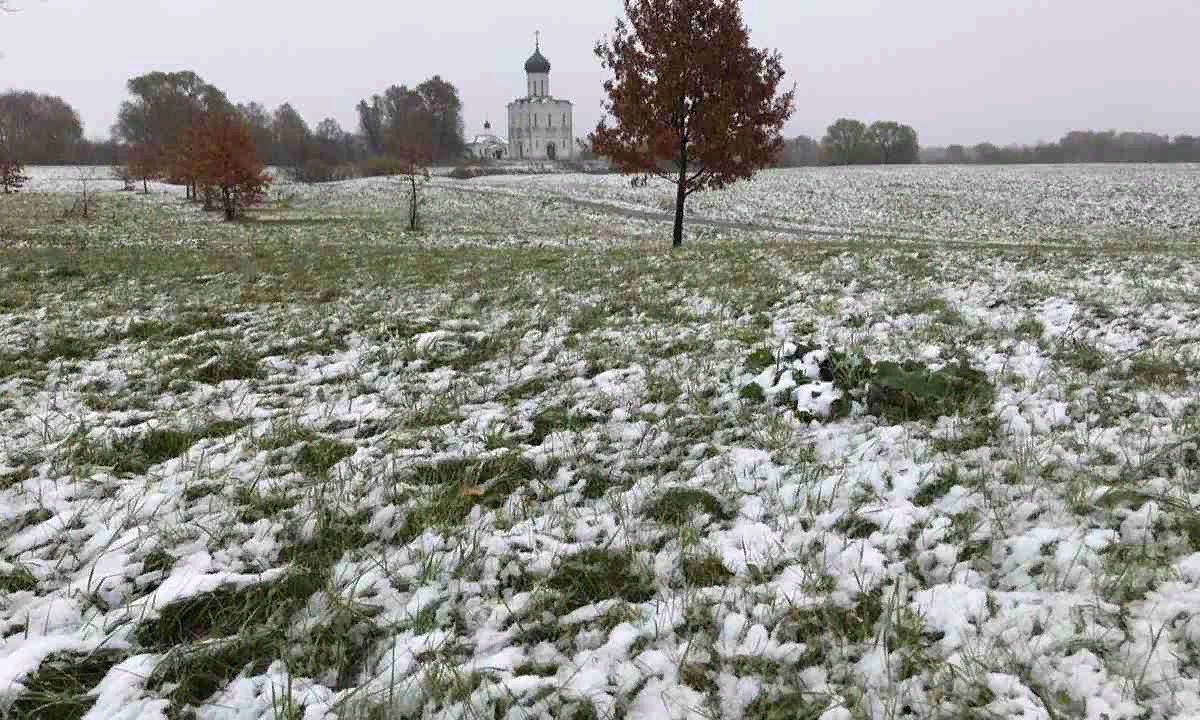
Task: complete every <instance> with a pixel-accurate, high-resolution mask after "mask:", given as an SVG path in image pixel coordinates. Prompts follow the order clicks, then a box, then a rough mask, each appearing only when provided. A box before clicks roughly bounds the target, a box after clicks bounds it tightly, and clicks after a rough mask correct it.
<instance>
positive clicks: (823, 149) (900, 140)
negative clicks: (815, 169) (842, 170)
mask: <svg viewBox="0 0 1200 720" xmlns="http://www.w3.org/2000/svg"><path fill="white" fill-rule="evenodd" d="M920 150H921V146H920V143H919V141H918V139H917V131H916V130H914V129H912V128H911V127H909V126H908V125H902V124H900V123H898V122H894V121H890V120H885V121H878V122H874V123H871V124H870V125H867V124H866V123H864V122H862V121H861V120H854V119H852V118H840V119H838V120H837V121H835V122H834V123H833V124H832V125H830V126H829V127H828V128H826V130H825V136H824V137H822V138H821V140H820V142H818V141H817V140H814V139H813V138H811V137H808V136H807V135H800V136H798V137H794V138H791V139H790V140H787V141H785V142H784V146H783V150H782V151H781V152H780V154H779V156H778V158H777V159H776V161H775V165H776V167H801V166H813V165H893V164H911V163H916V162H920Z"/></svg>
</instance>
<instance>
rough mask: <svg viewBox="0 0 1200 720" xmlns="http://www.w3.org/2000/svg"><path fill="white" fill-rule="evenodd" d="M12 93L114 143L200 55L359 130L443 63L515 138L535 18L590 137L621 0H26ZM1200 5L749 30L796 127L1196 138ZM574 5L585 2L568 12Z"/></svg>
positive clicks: (225, 86) (769, 4) (926, 10)
mask: <svg viewBox="0 0 1200 720" xmlns="http://www.w3.org/2000/svg"><path fill="white" fill-rule="evenodd" d="M11 2H12V4H15V5H17V6H19V7H21V8H22V11H21V12H20V13H18V14H13V15H0V53H3V56H4V57H3V58H2V59H0V89H28V90H35V91H38V92H43V93H50V94H54V95H60V96H62V97H63V98H64V99H65V100H66V101H67V102H69V103H71V104H72V105H73V106H74V107H75V108H76V110H78V111H79V114H80V116H81V117H82V119H83V122H84V132H85V134H87V135H88V136H89V137H93V138H96V137H104V136H106V135H107V134H108V128H109V127H110V125H111V124H112V122H113V120H114V117H115V115H116V110H117V107H118V105H119V104H120V102H121V100H122V99H123V98H124V96H125V88H124V85H125V81H126V79H128V78H129V77H131V76H134V75H138V74H140V73H143V72H147V71H150V70H182V69H190V70H194V71H195V72H197V73H199V74H200V75H201V76H202V77H203V78H204V79H205V80H207V81H208V82H210V83H213V84H214V85H216V86H218V87H220V88H221V89H222V90H224V91H225V92H226V93H227V94H228V95H229V97H230V99H232V100H233V101H235V102H246V101H249V100H257V101H258V102H261V103H263V104H264V105H266V106H267V107H268V108H274V107H275V106H277V105H279V104H280V103H282V102H285V101H288V102H291V103H292V104H293V106H295V107H296V108H297V110H299V111H300V113H301V114H302V115H303V116H304V118H305V119H306V120H307V121H308V122H309V124H310V125H311V126H315V125H316V123H317V122H318V121H320V120H321V119H322V118H324V117H333V118H335V119H337V120H338V121H339V122H341V124H342V126H343V127H344V128H345V129H347V130H353V129H355V127H356V125H357V118H356V116H355V112H354V106H355V104H356V103H357V102H358V101H359V100H360V99H361V98H364V97H369V96H370V95H371V94H373V93H377V92H381V91H382V90H383V89H384V88H385V87H387V86H388V85H391V84H397V85H399V84H408V85H415V84H417V83H420V82H421V81H422V80H424V79H426V78H428V77H430V76H431V75H433V74H435V73H437V74H440V75H441V76H442V77H443V78H445V79H447V80H449V81H450V82H452V83H454V85H455V86H456V87H458V90H459V96H460V97H461V98H462V101H463V105H464V119H465V121H466V134H467V135H468V136H469V135H471V134H473V133H475V132H478V131H479V130H480V129H481V128H482V125H483V122H484V119H485V118H490V119H491V121H492V123H493V127H494V129H497V130H499V131H501V133H503V131H504V130H505V128H504V119H505V105H506V104H507V103H508V101H509V100H511V99H512V98H513V97H515V96H517V95H520V94H523V93H524V88H525V77H524V70H523V65H524V62H525V59H526V58H527V57H528V56H529V54H530V53H531V52H532V50H533V42H534V31H535V30H540V31H541V32H542V51H543V53H544V54H545V55H546V57H547V58H548V59H549V60H550V62H551V64H552V66H553V70H552V72H551V76H550V82H551V91H552V93H553V94H554V95H555V96H558V97H562V98H566V99H568V100H571V101H573V102H574V103H575V127H576V130H577V134H579V135H584V134H585V133H586V131H587V130H590V129H591V128H592V127H594V126H595V124H596V123H597V122H598V121H599V119H600V115H601V106H600V102H601V94H602V91H601V83H603V81H604V79H605V78H606V73H605V72H604V71H603V70H602V69H601V68H600V65H599V62H598V61H597V60H596V58H595V57H594V56H593V54H592V52H591V50H592V47H593V45H594V43H595V41H596V40H597V39H599V38H601V37H602V36H603V35H604V34H605V33H607V32H609V31H610V30H611V28H612V25H613V22H614V20H615V18H616V16H617V15H618V14H619V13H620V11H621V2H620V0H564V1H563V2H557V3H555V2H534V1H530V2H521V1H520V0H498V1H489V0H441V1H440V2H439V1H437V0H432V1H431V0H336V1H334V2H329V1H326V2H314V1H313V0H180V1H176V0H171V1H169V2H168V1H167V0H158V1H155V0H11ZM1194 2H1195V0H1136V1H1135V2H1128V1H1127V0H905V1H903V2H900V1H897V0H746V2H744V3H743V12H744V14H745V19H746V22H747V24H748V25H749V26H750V29H751V39H752V42H753V43H754V44H755V45H756V46H759V47H768V48H774V49H778V50H779V51H780V52H781V53H782V54H783V59H784V65H785V67H786V68H787V71H788V75H787V77H786V78H785V82H786V83H787V84H789V85H790V84H791V83H793V82H794V83H795V84H796V89H797V92H796V101H797V102H796V105H797V108H796V113H795V115H793V117H792V120H791V122H790V123H789V124H788V127H787V134H788V135H789V136H790V135H795V134H799V133H806V134H810V135H814V136H820V135H821V134H822V133H823V131H824V128H825V127H826V126H827V125H828V124H829V123H830V122H832V121H833V120H834V119H836V118H837V117H841V116H849V117H856V118H859V119H862V120H864V121H867V122H870V121H872V120H882V119H893V120H897V121H899V122H904V123H907V124H909V125H912V126H913V127H915V128H916V129H917V131H918V133H919V134H920V138H921V141H922V144H925V145H935V144H946V143H952V142H958V143H964V144H973V143H976V142H980V141H984V140H988V141H992V142H996V143H998V144H1005V143H1008V142H1022V143H1024V142H1034V141H1037V140H1039V139H1045V140H1054V139H1057V138H1058V137H1059V136H1061V135H1062V134H1063V133H1064V132H1065V131H1067V130H1070V129H1109V128H1113V129H1122V130H1124V129H1129V130H1145V131H1151V132H1158V133H1167V134H1171V135H1174V134H1177V133H1181V132H1191V133H1193V134H1200V50H1197V46H1198V45H1200V41H1197V39H1196V38H1200V12H1197V11H1196V9H1195V8H1194V7H1192V6H1193V4H1194ZM567 12H570V13H571V14H570V15H569V16H568V15H566V13H567Z"/></svg>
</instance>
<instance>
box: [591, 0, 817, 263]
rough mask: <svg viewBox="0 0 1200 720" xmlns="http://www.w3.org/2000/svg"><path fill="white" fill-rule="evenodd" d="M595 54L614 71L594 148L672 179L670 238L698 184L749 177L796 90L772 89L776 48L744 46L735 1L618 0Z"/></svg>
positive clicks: (773, 143)
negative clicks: (620, 15)
mask: <svg viewBox="0 0 1200 720" xmlns="http://www.w3.org/2000/svg"><path fill="white" fill-rule="evenodd" d="M624 5H625V14H626V15H627V16H628V21H626V20H620V19H618V21H617V25H616V31H615V33H614V35H613V36H612V37H611V38H610V39H609V40H608V42H607V43H603V42H602V43H599V44H597V45H596V48H595V52H596V55H597V56H598V57H599V58H600V59H601V62H602V64H603V66H604V67H605V68H609V69H611V70H612V71H613V75H614V77H613V78H612V79H611V80H608V81H607V82H605V83H604V90H605V92H606V93H607V95H608V99H607V102H606V103H605V109H606V110H607V111H608V113H609V114H611V115H612V116H613V117H614V118H615V119H616V125H615V126H613V127H609V126H608V124H607V118H606V119H604V120H601V121H600V124H599V125H598V126H597V127H596V130H595V132H593V133H592V134H591V136H590V140H591V142H592V147H593V149H594V151H595V152H596V154H597V155H603V156H606V157H608V158H609V159H610V160H611V161H612V162H613V163H614V164H615V165H616V166H617V167H618V168H620V169H621V170H622V171H623V172H627V173H651V174H654V175H657V176H659V177H661V178H664V179H666V180H669V181H670V182H673V183H674V184H675V185H676V202H675V232H674V239H673V244H674V245H676V246H678V245H681V244H682V242H683V205H684V201H685V200H686V199H687V196H688V195H691V194H692V193H693V192H696V191H698V190H705V189H710V188H711V189H720V188H722V187H725V186H726V185H729V184H730V183H733V182H735V181H737V180H739V179H743V178H749V177H751V176H752V175H753V174H754V172H755V171H756V170H758V169H759V168H762V167H765V166H767V165H768V164H769V163H770V162H771V161H772V160H773V159H774V158H775V156H776V155H777V154H778V153H779V152H780V151H781V150H782V147H783V138H782V135H781V134H780V133H781V131H782V129H783V124H784V122H786V121H787V119H788V117H790V116H791V113H792V102H793V98H794V90H793V91H789V92H787V93H784V94H783V95H779V96H777V95H776V89H777V88H778V85H779V82H780V80H782V79H783V75H784V70H783V64H782V58H781V57H780V55H779V54H778V53H768V52H767V51H765V50H758V49H755V48H752V47H750V44H749V40H750V37H749V31H748V30H747V29H746V27H745V26H744V25H743V24H742V15H741V9H740V5H739V0H624Z"/></svg>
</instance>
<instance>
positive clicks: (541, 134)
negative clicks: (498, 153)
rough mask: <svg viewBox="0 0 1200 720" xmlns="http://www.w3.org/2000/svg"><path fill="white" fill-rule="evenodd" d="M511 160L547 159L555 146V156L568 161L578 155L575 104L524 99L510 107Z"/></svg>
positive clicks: (547, 99)
mask: <svg viewBox="0 0 1200 720" xmlns="http://www.w3.org/2000/svg"><path fill="white" fill-rule="evenodd" d="M508 135H509V138H508V144H509V157H511V158H513V159H521V158H524V159H527V160H545V159H547V158H548V147H547V146H548V145H549V144H550V143H554V147H555V157H556V159H559V160H566V159H569V158H571V157H573V156H574V154H575V140H574V137H575V135H574V118H573V117H572V105H571V103H570V102H568V101H566V100H554V99H551V98H540V97H539V98H532V99H530V98H523V99H521V100H518V101H516V102H514V103H512V104H510V105H509V107H508Z"/></svg>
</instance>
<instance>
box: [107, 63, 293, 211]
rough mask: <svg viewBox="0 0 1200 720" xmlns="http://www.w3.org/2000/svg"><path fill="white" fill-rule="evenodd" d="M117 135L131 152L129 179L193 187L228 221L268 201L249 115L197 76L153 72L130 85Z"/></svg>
mask: <svg viewBox="0 0 1200 720" xmlns="http://www.w3.org/2000/svg"><path fill="white" fill-rule="evenodd" d="M126 88H127V89H128V91H129V95H130V98H129V99H128V100H125V101H124V102H122V103H121V107H120V110H119V111H118V113H117V122H116V124H115V125H114V126H113V134H114V135H115V136H116V137H117V138H119V139H120V140H121V141H122V142H123V145H124V148H125V161H124V164H123V166H122V167H123V175H124V176H125V177H126V178H129V179H136V180H139V181H141V183H142V187H143V190H144V191H148V190H149V181H150V180H156V179H162V180H165V181H167V182H169V183H173V184H177V185H185V186H186V187H187V197H188V198H190V199H195V200H198V201H199V200H203V202H204V206H205V209H216V208H220V209H221V210H222V211H223V212H224V214H225V218H226V219H227V220H232V219H234V218H235V217H237V215H238V213H239V212H240V211H241V210H243V209H244V208H246V207H248V206H250V205H253V204H255V203H257V202H260V201H261V200H262V198H263V193H264V192H265V191H266V188H267V186H268V185H269V184H270V182H271V179H270V177H269V176H267V175H266V173H265V172H264V171H263V165H262V162H261V160H260V159H259V157H258V153H257V151H256V148H255V147H254V144H253V141H252V139H251V135H250V128H249V125H248V123H247V122H246V120H245V118H244V117H243V116H242V114H241V113H239V112H238V110H237V108H235V107H233V106H232V105H231V104H230V102H229V100H228V99H227V98H226V97H225V94H224V93H223V92H221V91H220V90H219V89H217V88H216V87H214V86H213V85H210V84H208V83H206V82H204V80H203V79H202V78H201V77H200V76H199V75H197V74H196V73H194V72H190V71H181V72H170V73H163V72H151V73H146V74H145V75H139V76H137V77H135V78H131V79H130V80H129V81H128V83H126Z"/></svg>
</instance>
